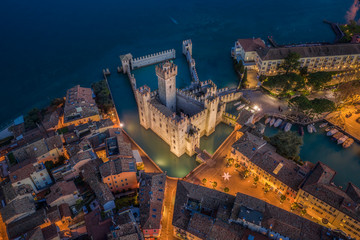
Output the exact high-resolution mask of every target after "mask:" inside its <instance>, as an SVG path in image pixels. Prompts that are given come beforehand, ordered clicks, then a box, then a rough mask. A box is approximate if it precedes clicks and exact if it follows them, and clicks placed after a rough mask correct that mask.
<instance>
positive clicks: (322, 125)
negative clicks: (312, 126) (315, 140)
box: [319, 122, 328, 128]
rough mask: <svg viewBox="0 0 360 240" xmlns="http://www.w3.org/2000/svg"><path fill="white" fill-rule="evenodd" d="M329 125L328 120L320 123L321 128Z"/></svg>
mask: <svg viewBox="0 0 360 240" xmlns="http://www.w3.org/2000/svg"><path fill="white" fill-rule="evenodd" d="M327 125H328V123H327V122H326V123H322V124H320V126H319V128H324V127H326V126H327Z"/></svg>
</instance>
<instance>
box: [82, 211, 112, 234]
mask: <svg viewBox="0 0 360 240" xmlns="http://www.w3.org/2000/svg"><path fill="white" fill-rule="evenodd" d="M85 224H86V229H87V232H88V234H89V235H90V236H91V237H92V239H93V240H103V239H106V235H107V233H108V232H109V231H110V227H111V226H112V221H111V218H107V219H105V220H102V219H101V214H100V209H99V208H97V209H95V210H94V211H92V212H90V213H88V214H86V215H85Z"/></svg>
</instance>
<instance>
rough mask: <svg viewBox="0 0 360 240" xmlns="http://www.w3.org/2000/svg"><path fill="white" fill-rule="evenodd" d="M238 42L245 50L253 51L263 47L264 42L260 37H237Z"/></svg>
mask: <svg viewBox="0 0 360 240" xmlns="http://www.w3.org/2000/svg"><path fill="white" fill-rule="evenodd" d="M238 43H239V44H240V45H241V47H242V48H243V49H244V50H245V52H253V51H256V50H257V49H259V48H265V43H264V41H263V40H262V39H261V38H245V39H238Z"/></svg>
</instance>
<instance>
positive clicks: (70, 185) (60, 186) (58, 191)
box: [45, 181, 77, 205]
mask: <svg viewBox="0 0 360 240" xmlns="http://www.w3.org/2000/svg"><path fill="white" fill-rule="evenodd" d="M75 192H77V188H76V186H75V183H74V182H73V181H69V182H66V181H60V182H56V183H55V184H54V185H52V186H51V187H50V193H49V194H48V195H46V196H45V198H46V202H47V203H48V204H49V205H51V203H53V202H54V201H56V200H57V199H59V198H61V197H63V196H67V195H73V194H74V193H75Z"/></svg>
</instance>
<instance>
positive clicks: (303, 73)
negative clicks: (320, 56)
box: [299, 66, 308, 77]
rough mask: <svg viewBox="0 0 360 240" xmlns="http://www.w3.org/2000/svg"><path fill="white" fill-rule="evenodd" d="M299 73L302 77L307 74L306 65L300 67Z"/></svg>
mask: <svg viewBox="0 0 360 240" xmlns="http://www.w3.org/2000/svg"><path fill="white" fill-rule="evenodd" d="M299 74H300V76H302V77H306V76H307V75H308V67H306V66H305V67H300V69H299Z"/></svg>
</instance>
